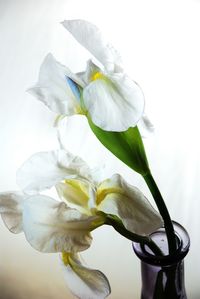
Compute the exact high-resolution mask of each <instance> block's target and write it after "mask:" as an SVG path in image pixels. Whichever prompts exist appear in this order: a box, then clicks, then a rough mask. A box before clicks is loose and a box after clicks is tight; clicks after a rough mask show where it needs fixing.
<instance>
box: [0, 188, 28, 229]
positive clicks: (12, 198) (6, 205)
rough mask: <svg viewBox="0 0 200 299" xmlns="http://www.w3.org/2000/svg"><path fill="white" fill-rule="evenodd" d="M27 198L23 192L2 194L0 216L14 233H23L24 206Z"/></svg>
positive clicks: (0, 196)
mask: <svg viewBox="0 0 200 299" xmlns="http://www.w3.org/2000/svg"><path fill="white" fill-rule="evenodd" d="M26 197H27V195H25V194H24V193H22V192H4V193H0V214H1V217H2V219H3V222H4V223H5V225H6V226H7V228H8V229H9V230H10V231H11V232H12V233H15V234H17V233H20V232H21V231H22V205H23V202H24V200H25V198H26Z"/></svg>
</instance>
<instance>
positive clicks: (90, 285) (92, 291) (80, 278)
mask: <svg viewBox="0 0 200 299" xmlns="http://www.w3.org/2000/svg"><path fill="white" fill-rule="evenodd" d="M63 269H64V278H65V280H66V282H67V285H68V286H69V288H70V290H71V292H72V293H73V294H74V295H75V296H76V297H78V298H81V299H104V298H106V297H107V296H108V295H109V294H110V293H111V289H110V285H109V281H108V279H107V278H106V276H105V275H104V274H103V273H102V272H100V271H99V270H93V269H90V268H87V267H85V266H84V265H83V264H82V263H81V262H80V260H79V258H78V256H77V255H72V254H70V255H69V264H68V265H63Z"/></svg>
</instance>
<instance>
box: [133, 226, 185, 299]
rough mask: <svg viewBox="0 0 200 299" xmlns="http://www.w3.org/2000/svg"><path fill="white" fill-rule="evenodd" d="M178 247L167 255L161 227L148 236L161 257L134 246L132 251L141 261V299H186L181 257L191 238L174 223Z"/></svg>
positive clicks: (134, 244)
mask: <svg viewBox="0 0 200 299" xmlns="http://www.w3.org/2000/svg"><path fill="white" fill-rule="evenodd" d="M173 225H174V230H175V233H176V237H177V244H178V248H177V250H176V252H175V253H174V254H173V255H169V254H168V245H167V238H166V234H165V230H164V228H161V229H159V230H157V231H156V232H154V233H152V234H151V238H152V240H153V241H154V242H155V243H156V244H157V245H158V246H159V248H160V249H161V250H162V252H163V253H164V254H165V255H164V256H156V255H154V254H153V252H152V251H151V250H150V249H149V248H148V247H147V246H146V245H145V246H143V245H141V244H139V243H133V249H134V251H135V253H136V255H137V256H138V257H139V258H140V260H141V275H142V290H141V299H187V295H186V291H185V281H184V258H185V256H186V254H187V253H188V250H189V246H190V238H189V235H188V233H187V231H186V230H185V229H184V228H183V227H182V226H181V225H180V224H178V223H177V222H175V221H173Z"/></svg>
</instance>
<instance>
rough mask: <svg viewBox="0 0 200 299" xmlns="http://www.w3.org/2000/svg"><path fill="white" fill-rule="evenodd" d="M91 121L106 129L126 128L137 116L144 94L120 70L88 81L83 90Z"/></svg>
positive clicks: (131, 124)
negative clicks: (118, 72)
mask: <svg viewBox="0 0 200 299" xmlns="http://www.w3.org/2000/svg"><path fill="white" fill-rule="evenodd" d="M83 100H84V105H85V107H86V109H87V110H88V111H89V113H90V116H91V118H92V121H93V122H94V123H95V124H96V125H97V126H98V127H100V128H102V129H103V130H106V131H118V132H120V131H126V130H127V129H128V128H129V127H134V126H135V125H136V124H137V122H138V121H139V120H140V118H141V117H142V114H143V110H144V96H143V93H142V91H141V89H140V87H139V86H138V85H137V84H136V83H135V82H134V81H132V80H131V79H130V78H128V76H126V75H124V74H115V75H109V76H105V78H102V79H97V80H94V81H92V82H91V83H90V84H89V85H88V86H86V87H85V88H84V90H83Z"/></svg>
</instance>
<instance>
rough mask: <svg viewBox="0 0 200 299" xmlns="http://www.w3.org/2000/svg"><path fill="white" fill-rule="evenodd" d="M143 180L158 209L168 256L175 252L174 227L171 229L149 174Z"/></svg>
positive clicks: (159, 196) (168, 217)
mask: <svg viewBox="0 0 200 299" xmlns="http://www.w3.org/2000/svg"><path fill="white" fill-rule="evenodd" d="M143 178H144V180H145V182H146V183H147V185H148V187H149V190H150V191H151V194H152V196H153V198H154V200H155V203H156V205H157V207H158V210H159V212H160V214H161V216H162V218H163V221H164V226H165V231H166V236H167V240H168V248H169V254H172V253H173V252H175V251H176V248H177V246H176V236H175V233H174V227H173V224H172V220H171V218H170V215H169V212H168V210H167V207H166V205H165V202H164V200H163V198H162V195H161V193H160V191H159V189H158V187H157V185H156V182H155V181H154V178H153V176H152V175H151V173H150V172H149V173H148V174H146V175H144V176H143Z"/></svg>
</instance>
